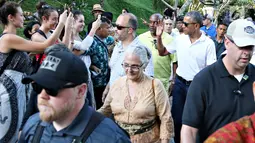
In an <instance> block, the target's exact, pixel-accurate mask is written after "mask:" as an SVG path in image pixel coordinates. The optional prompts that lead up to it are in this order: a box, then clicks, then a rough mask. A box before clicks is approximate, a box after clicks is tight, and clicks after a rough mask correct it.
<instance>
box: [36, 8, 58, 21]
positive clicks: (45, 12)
mask: <svg viewBox="0 0 255 143" xmlns="http://www.w3.org/2000/svg"><path fill="white" fill-rule="evenodd" d="M54 11H56V12H58V11H57V9H55V8H53V7H51V6H50V5H47V4H45V5H41V7H40V8H38V16H39V19H40V20H41V21H42V17H43V16H45V17H46V18H47V19H48V18H49V16H50V13H51V12H54Z"/></svg>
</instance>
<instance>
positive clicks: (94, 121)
mask: <svg viewBox="0 0 255 143" xmlns="http://www.w3.org/2000/svg"><path fill="white" fill-rule="evenodd" d="M104 118H105V116H104V115H102V114H100V113H98V112H96V111H93V112H92V115H91V117H90V119H89V122H88V124H87V126H86V128H85V129H84V130H83V132H82V134H81V136H80V137H77V138H74V140H73V143H81V142H82V143H85V142H86V140H87V139H88V137H89V136H90V134H91V133H92V132H93V131H94V130H95V129H96V128H97V126H98V125H99V124H100V123H101V122H102V121H103V120H104Z"/></svg>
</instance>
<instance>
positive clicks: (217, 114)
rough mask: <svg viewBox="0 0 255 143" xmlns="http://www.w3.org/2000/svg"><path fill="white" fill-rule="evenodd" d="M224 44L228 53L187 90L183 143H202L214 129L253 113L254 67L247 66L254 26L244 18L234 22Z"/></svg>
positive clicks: (254, 32) (207, 69) (202, 73)
mask: <svg viewBox="0 0 255 143" xmlns="http://www.w3.org/2000/svg"><path fill="white" fill-rule="evenodd" d="M224 44H225V47H226V50H227V54H226V55H225V56H224V57H222V58H220V59H219V60H218V61H217V62H216V63H214V64H212V65H210V66H208V67H206V68H205V69H204V70H202V71H201V72H200V73H198V74H197V75H196V76H195V78H194V80H193V81H192V83H191V85H190V87H189V92H188V94H187V99H186V103H185V107H184V111H183V117H182V123H183V126H182V131H181V136H182V141H183V143H195V142H196V140H199V142H203V141H204V140H205V139H206V138H207V137H208V136H209V135H210V134H212V133H213V132H215V131H216V130H217V129H219V128H221V127H223V126H224V125H226V124H228V123H230V122H232V121H235V120H237V119H239V118H241V117H243V116H246V115H251V114H253V113H254V112H255V104H254V96H253V92H252V88H251V87H252V85H253V82H254V80H255V76H254V75H255V67H254V66H253V65H252V64H250V63H249V62H250V59H251V56H252V53H253V50H254V46H255V25H254V24H253V23H252V22H250V21H247V20H244V19H239V20H235V21H233V22H232V23H231V24H230V25H229V27H228V30H227V33H226V35H225V42H224ZM197 135H198V137H199V138H197ZM230 142H231V141H230Z"/></svg>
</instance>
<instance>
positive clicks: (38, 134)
mask: <svg viewBox="0 0 255 143" xmlns="http://www.w3.org/2000/svg"><path fill="white" fill-rule="evenodd" d="M44 128H45V127H44V126H42V125H41V121H40V122H39V123H38V124H37V127H36V130H35V135H34V137H33V139H32V143H39V142H40V140H41V138H42V134H43V130H44Z"/></svg>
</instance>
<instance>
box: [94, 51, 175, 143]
mask: <svg viewBox="0 0 255 143" xmlns="http://www.w3.org/2000/svg"><path fill="white" fill-rule="evenodd" d="M149 57H150V54H149V52H148V51H147V50H146V48H145V47H130V48H128V49H127V51H126V52H125V58H124V61H123V68H124V70H125V73H126V76H124V77H121V78H119V79H118V80H117V81H116V82H115V83H114V84H113V85H112V86H111V88H110V91H109V93H108V95H107V97H106V99H105V102H104V105H103V106H102V107H101V108H100V109H99V110H98V111H99V112H101V113H103V114H104V115H106V116H108V117H110V116H111V115H112V114H113V116H114V119H115V121H116V122H117V124H119V125H120V126H121V127H122V128H123V129H125V130H126V131H127V132H128V133H129V134H130V136H131V141H132V143H141V142H142V143H169V140H170V138H172V137H173V136H174V129H173V120H172V117H171V112H170V104H169V100H168V96H167V93H166V91H165V89H164V86H163V84H162V83H161V82H160V81H159V80H158V79H153V78H151V77H149V76H147V75H145V74H144V72H143V71H144V69H145V67H146V66H147V64H148V61H149Z"/></svg>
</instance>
